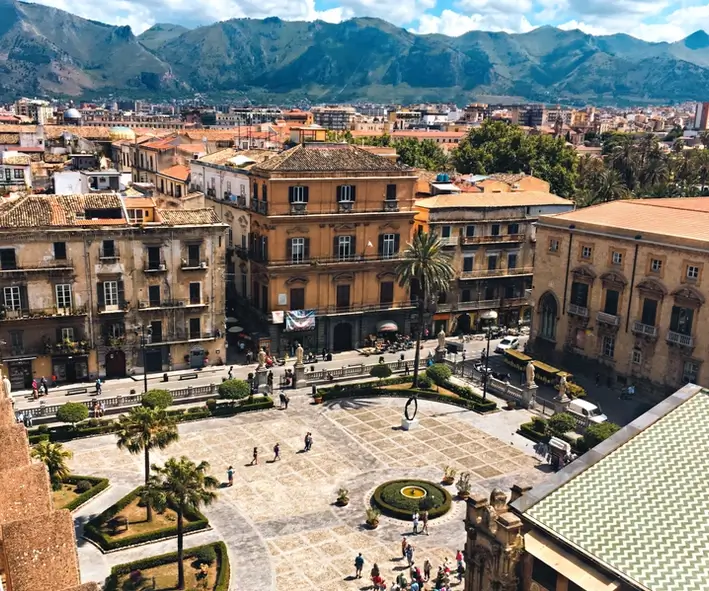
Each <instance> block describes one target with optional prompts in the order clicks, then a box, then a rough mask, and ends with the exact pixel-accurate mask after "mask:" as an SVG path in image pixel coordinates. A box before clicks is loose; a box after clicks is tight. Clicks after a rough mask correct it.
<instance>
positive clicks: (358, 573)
mask: <svg viewBox="0 0 709 591" xmlns="http://www.w3.org/2000/svg"><path fill="white" fill-rule="evenodd" d="M363 568H364V557H363V556H362V553H361V552H360V553H359V554H358V555H357V558H355V579H361V578H362V569H363Z"/></svg>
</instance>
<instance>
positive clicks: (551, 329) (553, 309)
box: [539, 293, 558, 341]
mask: <svg viewBox="0 0 709 591" xmlns="http://www.w3.org/2000/svg"><path fill="white" fill-rule="evenodd" d="M557 310H558V307H557V304H556V298H555V297H554V296H553V295H552V294H551V293H546V294H544V296H542V300H541V326H540V327H539V334H540V335H541V336H542V338H545V339H548V340H551V341H553V340H555V338H556V314H557Z"/></svg>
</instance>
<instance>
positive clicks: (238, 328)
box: [227, 326, 244, 333]
mask: <svg viewBox="0 0 709 591" xmlns="http://www.w3.org/2000/svg"><path fill="white" fill-rule="evenodd" d="M242 330H244V327H243V326H230V327H229V328H228V329H227V332H232V333H237V332H241V331H242Z"/></svg>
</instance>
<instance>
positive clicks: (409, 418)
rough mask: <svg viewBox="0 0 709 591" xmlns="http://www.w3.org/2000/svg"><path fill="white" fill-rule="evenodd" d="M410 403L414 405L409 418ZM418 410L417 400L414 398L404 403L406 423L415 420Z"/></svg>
mask: <svg viewBox="0 0 709 591" xmlns="http://www.w3.org/2000/svg"><path fill="white" fill-rule="evenodd" d="M411 403H413V405H414V412H413V414H412V415H411V416H409V407H410V406H411ZM418 410H419V403H418V400H417V399H416V396H412V397H411V398H409V399H408V400H407V402H406V406H405V407H404V416H405V417H406V420H407V421H413V420H414V419H415V418H416V413H417V412H418Z"/></svg>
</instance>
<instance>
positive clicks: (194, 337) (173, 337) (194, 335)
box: [150, 330, 222, 345]
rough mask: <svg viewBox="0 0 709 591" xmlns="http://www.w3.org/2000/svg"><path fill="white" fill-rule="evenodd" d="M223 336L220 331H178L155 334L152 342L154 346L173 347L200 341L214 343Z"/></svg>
mask: <svg viewBox="0 0 709 591" xmlns="http://www.w3.org/2000/svg"><path fill="white" fill-rule="evenodd" d="M221 336H222V335H221V333H220V332H219V331H214V332H210V331H207V330H201V331H197V332H191V331H186V330H176V331H173V332H167V333H162V334H155V333H153V335H152V337H151V339H150V342H151V344H152V345H171V344H178V343H189V342H198V341H212V340H214V339H218V338H220V337H221Z"/></svg>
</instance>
